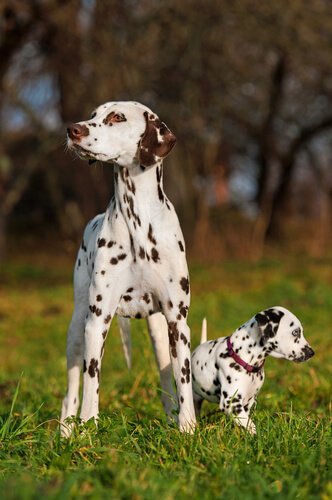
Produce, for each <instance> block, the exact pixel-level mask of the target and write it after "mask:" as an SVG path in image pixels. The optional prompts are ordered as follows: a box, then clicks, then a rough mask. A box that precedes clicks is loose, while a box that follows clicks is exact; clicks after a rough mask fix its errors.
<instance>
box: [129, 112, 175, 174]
mask: <svg viewBox="0 0 332 500" xmlns="http://www.w3.org/2000/svg"><path fill="white" fill-rule="evenodd" d="M144 118H145V122H146V127H145V132H144V134H143V137H142V139H141V141H140V143H139V147H138V156H139V162H140V164H141V165H143V166H144V167H150V166H151V165H153V164H154V163H156V162H157V161H158V160H159V159H162V158H166V156H167V155H168V153H169V152H170V151H171V149H172V148H173V146H174V144H175V143H176V137H175V135H174V134H173V133H172V132H171V131H170V130H169V128H168V127H167V126H166V125H165V123H163V122H162V121H161V120H159V118H157V117H156V116H155V115H152V114H149V113H148V112H147V111H145V112H144Z"/></svg>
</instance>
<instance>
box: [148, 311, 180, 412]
mask: <svg viewBox="0 0 332 500" xmlns="http://www.w3.org/2000/svg"><path fill="white" fill-rule="evenodd" d="M147 324H148V330H149V334H150V338H151V342H152V346H153V350H154V353H155V357H156V361H157V365H158V370H159V374H160V385H161V390H162V393H161V401H162V404H163V407H164V410H165V413H166V415H167V416H168V417H169V418H170V419H172V420H174V413H175V411H176V410H177V397H176V394H175V391H174V385H173V375H172V365H171V358H170V355H169V341H168V326H167V321H166V319H165V316H163V314H161V313H158V314H153V315H152V316H149V317H148V319H147Z"/></svg>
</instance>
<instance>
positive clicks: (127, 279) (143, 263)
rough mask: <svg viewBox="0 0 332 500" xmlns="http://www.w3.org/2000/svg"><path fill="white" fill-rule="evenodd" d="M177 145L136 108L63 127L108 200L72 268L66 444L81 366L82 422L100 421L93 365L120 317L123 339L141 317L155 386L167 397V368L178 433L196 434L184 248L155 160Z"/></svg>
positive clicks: (111, 108)
mask: <svg viewBox="0 0 332 500" xmlns="http://www.w3.org/2000/svg"><path fill="white" fill-rule="evenodd" d="M175 141H176V139H175V136H174V134H173V133H172V132H171V131H170V130H169V129H168V127H167V126H166V125H165V124H164V123H163V122H162V121H161V120H160V119H159V118H158V116H157V115H156V114H155V113H153V112H152V111H151V110H150V109H149V108H147V107H146V106H144V105H142V104H139V103H137V102H107V103H106V104H103V105H101V106H99V107H98V108H97V109H96V110H95V111H94V112H93V114H92V116H91V118H90V119H89V120H86V121H81V122H79V123H75V124H73V125H70V126H69V127H68V130H67V145H68V148H69V149H70V150H72V151H74V152H75V153H76V154H77V155H78V156H79V157H80V158H83V159H87V160H89V162H90V163H91V162H94V161H95V160H101V161H103V162H106V163H109V164H111V165H113V168H114V196H113V198H112V199H111V201H110V203H109V206H108V207H107V209H106V212H105V213H104V214H101V215H98V216H97V217H95V218H94V219H93V220H92V221H90V223H89V224H88V225H87V227H86V229H85V232H84V236H83V241H82V244H81V247H80V249H79V252H78V256H77V260H76V264H75V270H74V302H75V304H74V312H73V316H72V320H71V324H70V327H69V330H68V336H67V369H68V388H67V394H66V396H65V398H64V401H63V404H62V413H61V430H62V434H63V435H65V436H68V435H69V434H70V432H71V427H70V425H67V424H66V422H65V421H66V418H67V417H70V416H75V415H76V413H77V411H78V407H79V382H80V370H81V368H83V399H82V406H81V412H80V417H81V420H82V421H87V420H89V419H90V418H95V419H97V417H98V411H99V408H98V407H99V379H100V373H101V361H102V357H103V353H104V346H105V340H106V337H107V333H108V330H109V327H110V324H111V321H112V319H113V318H114V316H115V315H117V316H118V317H120V318H122V319H120V329H121V330H122V333H123V332H124V333H125V332H126V329H127V327H128V318H147V319H148V325H149V330H150V334H151V337H152V340H153V343H154V347H155V354H156V357H157V361H158V365H159V368H160V370H161V371H162V373H163V376H164V377H166V379H167V380H165V378H164V379H162V382H163V387H162V388H163V390H164V389H166V390H168V391H169V392H171V391H172V380H171V371H170V370H169V368H168V366H169V365H170V362H171V364H172V368H173V374H174V378H175V383H176V388H177V399H178V404H179V415H178V423H179V427H180V430H181V431H188V432H191V431H192V430H193V428H194V427H195V411H194V404H193V394H192V383H191V357H190V330H189V327H188V325H187V314H188V308H189V302H190V288H189V276H188V268H187V262H186V257H185V244H184V240H183V235H182V231H181V228H180V225H179V221H178V218H177V215H176V213H175V210H174V207H173V205H172V204H171V202H170V201H169V200H168V198H167V196H166V194H165V192H164V190H163V159H164V158H166V156H167V155H168V153H169V152H170V151H171V149H172V148H173V146H174V144H175ZM155 313H159V314H155ZM160 313H162V315H163V316H162V315H161V314H160ZM165 319H166V320H165ZM166 322H167V323H166ZM165 326H166V327H165ZM170 407H171V405H169V407H168V411H170Z"/></svg>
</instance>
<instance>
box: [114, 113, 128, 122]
mask: <svg viewBox="0 0 332 500" xmlns="http://www.w3.org/2000/svg"><path fill="white" fill-rule="evenodd" d="M111 121H112V122H125V121H127V120H126V117H125V116H124V115H122V114H121V115H120V114H118V113H117V114H115V115H114V116H113V118H112V120H111Z"/></svg>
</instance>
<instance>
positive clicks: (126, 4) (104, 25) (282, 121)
mask: <svg viewBox="0 0 332 500" xmlns="http://www.w3.org/2000/svg"><path fill="white" fill-rule="evenodd" d="M1 9H2V21H1V24H0V56H1V57H0V68H1V69H2V78H1V83H0V90H1V98H0V105H1V135H2V137H1V139H2V141H1V143H2V150H1V151H0V155H1V162H0V186H1V187H0V190H1V198H2V201H1V202H0V217H1V213H2V217H3V218H7V216H8V215H9V214H10V212H11V211H12V210H13V209H14V207H15V205H16V204H17V203H18V202H19V200H20V199H21V197H22V195H23V194H24V191H25V190H26V189H27V188H28V187H29V180H30V178H31V175H35V174H34V172H35V171H36V170H38V169H40V170H42V172H43V173H42V178H43V181H42V182H43V186H44V188H45V189H46V190H47V191H48V192H49V195H50V196H49V197H48V203H50V204H51V206H52V211H53V213H54V217H55V218H56V219H57V221H58V222H59V223H60V225H61V226H62V227H63V229H64V230H65V231H66V232H67V233H70V232H73V234H76V233H77V232H79V226H80V225H81V224H82V223H83V221H84V220H85V219H86V218H87V217H89V216H92V215H93V214H94V213H95V212H96V211H97V210H101V209H102V208H103V207H104V206H105V204H106V200H107V198H108V197H109V194H110V193H109V192H110V190H111V170H112V169H111V167H109V166H107V167H105V169H104V170H103V176H104V177H106V179H107V182H100V178H101V177H100V175H101V174H100V171H98V170H97V171H96V170H93V169H91V168H88V167H82V163H81V162H75V163H73V162H72V161H71V160H70V158H67V157H65V156H64V155H63V154H62V153H61V151H60V148H59V145H60V143H61V141H62V140H63V139H62V138H63V136H64V130H65V127H66V123H68V121H75V120H78V119H82V118H85V117H87V116H89V114H90V113H91V111H92V110H93V108H94V107H95V106H96V105H97V104H99V103H100V102H103V101H107V100H120V99H135V100H141V101H142V102H144V103H146V104H147V105H150V106H151V107H152V108H153V109H155V110H156V111H157V112H158V114H159V115H160V116H161V117H162V119H163V120H165V122H166V123H167V124H168V125H169V126H170V127H171V128H172V129H173V130H174V131H175V133H176V135H177V137H178V144H177V148H176V150H175V152H174V153H173V154H172V161H171V160H169V161H168V163H167V170H168V175H167V176H166V180H167V183H168V188H169V190H171V191H172V194H173V195H172V197H173V199H174V201H175V203H176V204H177V207H178V209H180V212H181V213H182V215H183V219H184V221H185V223H186V224H185V225H186V226H187V227H188V228H190V234H191V236H192V242H193V243H194V244H195V245H196V246H201V247H202V245H201V243H202V241H203V242H205V241H206V238H207V235H210V236H211V234H213V235H218V233H219V227H218V224H217V225H215V220H217V221H218V218H217V219H215V215H216V207H215V206H213V205H211V203H210V201H209V200H211V195H210V194H209V192H207V189H211V190H214V186H213V185H212V184H211V182H216V180H215V179H217V178H218V176H216V175H215V173H216V171H217V169H218V168H219V167H218V166H220V168H221V169H223V172H227V175H226V176H225V177H224V182H226V183H227V182H229V183H230V189H231V193H233V194H231V199H230V203H231V205H232V206H233V207H234V209H235V210H237V211H238V210H240V209H241V210H243V205H241V206H240V203H239V199H240V197H241V192H239V191H238V190H235V191H234V189H235V188H234V186H237V185H239V184H241V186H242V189H243V187H245V188H246V189H247V191H248V192H251V193H253V194H254V196H253V197H252V199H251V200H249V199H247V202H248V203H249V202H251V205H254V207H255V213H256V219H255V224H254V230H253V239H252V243H254V244H255V246H258V247H262V245H263V244H264V242H265V241H266V239H267V238H268V237H269V236H270V237H272V236H276V235H277V236H278V237H280V236H281V231H280V229H281V228H285V227H288V226H289V222H290V219H291V217H290V213H289V210H290V204H289V200H290V199H291V198H292V194H293V193H294V192H295V191H296V190H298V189H299V188H300V186H302V184H301V183H300V182H299V181H298V175H297V174H296V173H297V172H298V171H299V172H300V171H302V170H303V169H307V171H309V170H310V172H311V175H314V177H315V178H317V179H318V178H319V176H320V175H322V176H323V175H324V179H325V182H324V183H318V185H319V186H318V187H317V191H316V195H315V197H314V198H313V201H312V203H313V205H315V204H317V203H318V198H319V196H320V195H321V194H322V193H323V194H324V196H325V197H326V199H329V196H330V194H329V193H330V192H331V185H332V182H331V181H332V179H331V177H332V176H331V173H330V171H329V169H326V168H325V170H324V172H322V165H323V164H324V165H326V163H328V162H330V161H331V160H332V158H331V148H330V147H329V144H330V143H329V141H328V140H325V141H324V140H322V138H328V137H330V134H331V127H332V112H331V111H330V109H331V96H332V78H331V69H332V68H331V66H332V62H331V57H330V53H331V46H332V39H331V38H332V35H331V34H332V4H331V3H330V2H327V1H326V0H312V1H311V2H310V3H308V2H306V1H305V0H296V1H294V2H291V3H290V2H286V1H285V0H278V1H277V0H273V1H271V2H268V3H266V2H263V3H262V2H259V1H258V0H232V1H230V0H222V1H220V2H216V1H215V0H206V1H205V2H204V3H202V2H201V0H186V1H183V2H178V1H176V0H161V1H159V2H153V1H152V0H123V1H122V2H118V1H117V0H108V1H106V0H95V1H94V0H31V1H30V2H23V1H20V0H11V1H8V0H2V4H1ZM45 89H46V90H45ZM43 94H44V95H43ZM17 128H19V129H20V135H24V133H26V134H27V135H29V136H30V135H32V136H34V137H35V138H36V140H37V144H38V145H39V146H38V147H35V146H34V147H31V150H30V151H29V150H28V149H27V150H26V154H27V159H26V164H25V166H24V168H22V165H21V164H20V163H19V162H18V161H17V159H16V157H15V152H11V153H10V155H9V150H10V148H9V145H10V144H12V141H13V139H15V137H14V134H16V132H15V129H17ZM31 144H35V143H34V142H33V141H32V142H31ZM318 145H319V147H318ZM11 151H12V150H11ZM308 151H311V152H312V154H311V155H309V154H308V153H306V161H305V162H303V161H302V158H303V155H304V154H305V152H308ZM313 151H314V153H313ZM313 157H314V160H315V161H314V160H313ZM320 158H325V159H326V158H327V159H328V160H327V161H325V160H324V161H322V160H321V159H320ZM50 159H51V160H52V162H53V163H52V164H50ZM313 161H314V163H315V165H314V166H312V163H313ZM1 165H2V166H1ZM45 166H47V168H45ZM20 179H21V181H22V182H21V181H20ZM239 179H241V183H239V182H238V180H239ZM211 180H212V181H211ZM15 186H20V188H19V189H16V188H15ZM202 186H205V187H202ZM206 186H211V187H210V188H206ZM13 192H16V195H15V196H13ZM8 196H9V199H12V200H15V202H11V203H8V201H7V202H6V203H5V202H4V200H5V199H6V198H7V199H8ZM242 201H243V200H241V203H242ZM44 202H45V200H43V203H44ZM2 206H7V208H6V209H2V208H1V207H2ZM19 206H22V207H23V206H24V197H23V200H22V201H21V202H20V203H19ZM9 207H10V208H9ZM70 207H71V208H70ZM73 207H76V208H75V209H74V210H73ZM78 207H80V209H79V208H78ZM291 208H292V210H293V211H294V210H299V206H298V205H296V204H293V205H292V207H291ZM226 210H229V208H227V206H226V205H225V204H223V205H221V207H220V210H219V212H220V214H219V215H220V216H221V215H222V213H225V211H226ZM232 211H234V210H232ZM251 213H252V212H251ZM312 213H313V214H314V213H315V214H317V213H320V212H319V211H318V212H317V211H316V212H315V210H314V207H313V211H312ZM4 214H5V215H4ZM68 214H71V215H70V216H69V215H68ZM74 214H75V215H74ZM211 215H213V217H212V216H211ZM245 216H246V217H248V215H246V213H245ZM73 219H77V220H78V221H79V222H78V223H77V224H75V223H74V221H73ZM66 220H71V222H67V223H66V222H65V221H66ZM322 220H323V219H322ZM324 221H325V224H328V219H327V218H325V219H324ZM0 226H1V223H0ZM230 227H231V228H232V227H233V228H234V224H233V225H232V224H230ZM236 227H238V226H236ZM233 231H234V229H233ZM238 231H239V233H240V229H238ZM0 232H1V230H0ZM221 238H222V239H224V240H227V235H226V234H225V233H223V234H222V235H221ZM229 241H231V243H230V245H231V246H232V247H233V246H234V245H238V246H241V245H242V243H243V240H242V243H241V242H240V243H239V240H234V237H233V236H231V237H230V239H229ZM216 244H217V243H216ZM242 246H243V245H242ZM210 247H211V245H210ZM202 248H203V247H202ZM208 253H210V248H209V249H208Z"/></svg>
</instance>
